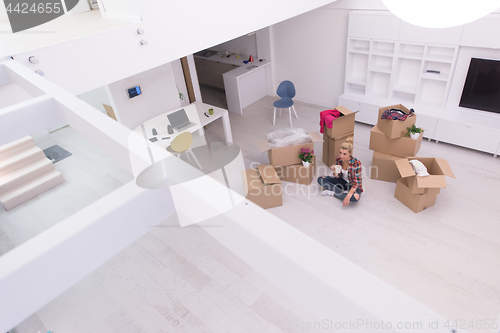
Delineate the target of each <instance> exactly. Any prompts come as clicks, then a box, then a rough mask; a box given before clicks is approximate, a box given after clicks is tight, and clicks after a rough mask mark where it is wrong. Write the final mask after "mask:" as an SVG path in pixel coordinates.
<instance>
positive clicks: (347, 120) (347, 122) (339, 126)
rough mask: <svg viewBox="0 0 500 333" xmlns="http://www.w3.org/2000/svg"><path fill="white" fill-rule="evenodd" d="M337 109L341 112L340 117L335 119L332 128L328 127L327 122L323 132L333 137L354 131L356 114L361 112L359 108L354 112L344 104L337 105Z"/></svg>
mask: <svg viewBox="0 0 500 333" xmlns="http://www.w3.org/2000/svg"><path fill="white" fill-rule="evenodd" d="M335 110H338V111H339V112H340V114H341V115H340V117H338V118H337V119H335V120H334V121H333V123H332V124H333V125H332V128H328V126H326V124H325V125H324V128H323V133H326V135H328V136H329V137H330V138H333V139H335V138H337V137H339V136H343V135H346V134H348V133H351V132H354V116H355V114H356V113H357V112H359V110H358V111H354V112H353V111H351V110H349V109H348V108H346V107H344V106H337V107H336V108H335Z"/></svg>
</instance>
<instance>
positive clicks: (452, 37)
mask: <svg viewBox="0 0 500 333" xmlns="http://www.w3.org/2000/svg"><path fill="white" fill-rule="evenodd" d="M438 30H439V32H438V33H436V31H438ZM462 30H463V26H462V25H460V26H457V27H452V28H439V29H434V28H422V27H418V26H416V25H413V24H410V23H406V22H405V21H401V25H400V28H399V37H398V38H399V40H400V41H405V42H417V43H430V44H445V45H458V44H459V42H460V38H461V37H462Z"/></svg>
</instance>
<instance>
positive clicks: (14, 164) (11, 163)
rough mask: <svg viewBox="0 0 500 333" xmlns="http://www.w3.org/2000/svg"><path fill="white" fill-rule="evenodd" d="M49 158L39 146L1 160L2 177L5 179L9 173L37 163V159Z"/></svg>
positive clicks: (0, 173) (0, 171)
mask: <svg viewBox="0 0 500 333" xmlns="http://www.w3.org/2000/svg"><path fill="white" fill-rule="evenodd" d="M42 158H47V157H46V156H45V154H44V153H43V151H42V150H41V149H40V148H38V147H37V146H33V147H29V148H28V149H26V150H24V151H22V152H19V153H17V154H15V155H12V156H9V157H7V158H5V159H3V160H0V177H3V176H4V175H6V174H7V173H9V172H13V171H15V169H20V168H22V167H23V166H25V165H27V164H31V163H33V162H35V161H36V160H37V159H40V160H41V159H42Z"/></svg>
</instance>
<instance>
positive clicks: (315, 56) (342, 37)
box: [271, 7, 349, 107]
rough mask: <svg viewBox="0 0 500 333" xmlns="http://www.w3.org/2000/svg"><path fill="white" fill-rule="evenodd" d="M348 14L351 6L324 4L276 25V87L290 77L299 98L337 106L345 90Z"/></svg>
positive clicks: (273, 30) (274, 57) (274, 34)
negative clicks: (337, 6) (348, 7)
mask: <svg viewBox="0 0 500 333" xmlns="http://www.w3.org/2000/svg"><path fill="white" fill-rule="evenodd" d="M348 18H349V10H346V9H333V8H328V7H322V8H320V9H316V10H313V11H311V12H308V13H305V14H302V15H300V16H297V17H294V18H291V19H289V20H286V21H284V22H281V23H278V24H276V25H274V26H273V27H272V29H271V31H272V40H273V58H272V62H273V66H274V72H275V81H276V82H275V89H276V88H277V87H278V85H279V83H280V82H281V81H283V80H290V81H292V82H293V83H294V85H295V89H296V92H297V95H296V99H297V100H300V101H304V102H309V103H314V104H318V105H321V106H324V107H333V106H336V105H337V99H338V97H339V96H340V95H341V94H342V93H343V91H344V73H345V53H346V43H347V42H346V36H347V24H348Z"/></svg>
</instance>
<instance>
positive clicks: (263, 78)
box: [194, 50, 271, 114]
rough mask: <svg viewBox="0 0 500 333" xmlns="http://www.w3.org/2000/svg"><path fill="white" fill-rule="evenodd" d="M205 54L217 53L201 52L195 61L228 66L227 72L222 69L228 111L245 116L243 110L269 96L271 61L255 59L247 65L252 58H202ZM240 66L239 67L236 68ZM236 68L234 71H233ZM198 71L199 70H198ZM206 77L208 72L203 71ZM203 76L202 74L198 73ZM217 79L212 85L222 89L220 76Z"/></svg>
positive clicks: (242, 56)
mask: <svg viewBox="0 0 500 333" xmlns="http://www.w3.org/2000/svg"><path fill="white" fill-rule="evenodd" d="M204 52H215V51H210V50H206V51H201V52H198V54H195V55H194V57H195V60H196V61H197V64H200V63H203V62H200V61H199V60H201V59H204V60H207V61H211V62H212V61H213V62H216V63H220V64H226V65H230V66H226V67H224V68H226V69H228V70H227V71H225V70H224V69H222V71H223V74H222V77H223V88H224V89H225V91H226V98H227V105H228V110H229V111H231V112H234V113H238V114H243V108H244V107H246V106H248V105H250V104H252V103H253V102H255V101H257V100H259V99H261V98H263V97H265V96H267V82H268V78H269V77H270V66H269V65H270V64H271V62H270V61H269V60H263V61H259V59H257V58H256V57H254V61H253V62H249V63H248V64H245V63H244V62H243V61H245V60H248V58H249V57H250V56H248V55H240V57H239V59H236V56H235V55H231V56H230V57H227V56H225V57H223V58H221V56H220V55H217V54H214V55H211V56H208V57H205V56H202V55H201V54H203V53H204ZM221 66H222V65H215V66H214V68H220V67H221ZM234 66H238V67H234ZM204 67H205V66H204ZM232 67H234V69H231V68H232ZM197 71H198V69H197ZM201 71H203V74H204V75H207V74H206V70H204V69H201ZM198 74H201V73H198ZM213 75H216V76H217V77H216V78H213V80H211V81H212V82H214V83H213V84H212V85H214V86H216V87H219V88H222V87H221V86H220V85H219V84H218V83H217V80H218V74H213Z"/></svg>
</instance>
